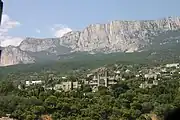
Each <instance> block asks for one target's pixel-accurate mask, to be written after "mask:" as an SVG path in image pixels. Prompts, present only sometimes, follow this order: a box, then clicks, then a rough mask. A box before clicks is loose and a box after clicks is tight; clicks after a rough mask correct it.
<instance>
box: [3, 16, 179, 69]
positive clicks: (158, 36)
mask: <svg viewBox="0 0 180 120" xmlns="http://www.w3.org/2000/svg"><path fill="white" fill-rule="evenodd" d="M179 43H180V17H167V18H163V19H158V20H134V21H125V20H116V21H112V22H109V23H107V24H92V25H89V26H88V27H86V28H85V29H83V30H82V31H72V32H69V33H67V34H65V35H64V36H62V37H61V38H46V39H41V38H30V37H28V38H26V39H24V40H23V41H22V42H21V44H20V45H19V46H17V47H15V46H8V47H4V48H3V47H0V66H9V65H16V64H31V63H38V62H44V61H58V60H61V59H64V58H68V59H72V56H73V55H74V54H76V53H81V52H82V53H86V54H98V53H103V54H111V53H134V52H144V51H152V56H154V55H158V51H162V50H174V51H176V50H175V48H178V46H179Z"/></svg>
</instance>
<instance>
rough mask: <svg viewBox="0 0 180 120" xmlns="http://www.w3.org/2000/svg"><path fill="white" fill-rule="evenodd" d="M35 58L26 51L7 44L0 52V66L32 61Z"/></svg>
mask: <svg viewBox="0 0 180 120" xmlns="http://www.w3.org/2000/svg"><path fill="white" fill-rule="evenodd" d="M34 62H35V58H33V57H31V56H29V55H28V54H27V53H26V52H24V51H22V50H20V49H19V48H17V47H13V46H8V47H6V48H4V49H3V50H2V52H1V59H0V66H9V65H15V64H20V63H22V64H27V63H34Z"/></svg>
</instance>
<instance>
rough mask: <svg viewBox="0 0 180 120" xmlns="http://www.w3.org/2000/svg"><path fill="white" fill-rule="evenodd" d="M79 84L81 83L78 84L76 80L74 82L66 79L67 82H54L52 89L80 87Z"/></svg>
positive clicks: (66, 89) (65, 89)
mask: <svg viewBox="0 0 180 120" xmlns="http://www.w3.org/2000/svg"><path fill="white" fill-rule="evenodd" d="M80 86H81V84H79V83H78V82H77V81H76V82H71V81H67V82H61V84H56V85H55V86H54V89H55V90H63V91H70V90H73V89H77V88H80Z"/></svg>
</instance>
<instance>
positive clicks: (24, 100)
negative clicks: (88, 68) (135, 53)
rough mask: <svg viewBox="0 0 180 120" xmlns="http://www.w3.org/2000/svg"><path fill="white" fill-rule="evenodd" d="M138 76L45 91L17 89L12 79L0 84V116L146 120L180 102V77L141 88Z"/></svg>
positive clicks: (33, 88)
mask: <svg viewBox="0 0 180 120" xmlns="http://www.w3.org/2000/svg"><path fill="white" fill-rule="evenodd" d="M141 82H142V81H141V80H138V79H129V80H127V81H125V82H120V83H119V84H118V85H115V86H112V89H109V90H108V89H107V88H104V87H100V88H99V91H98V92H96V93H92V92H91V89H89V86H82V87H81V89H78V90H74V91H70V92H56V91H54V90H44V88H42V87H41V86H31V87H29V88H28V89H23V88H22V89H21V90H19V89H17V88H16V87H14V86H13V84H12V83H11V82H1V84H0V96H1V97H0V116H3V115H5V114H11V117H13V118H17V119H19V120H32V119H38V118H39V117H41V116H42V115H49V116H51V117H52V119H54V120H121V119H122V120H128V119H131V120H146V119H148V118H149V117H150V115H151V114H156V115H157V116H159V117H160V118H163V115H164V113H165V112H166V111H167V110H170V109H172V108H176V107H178V106H179V105H180V102H179V101H180V93H179V79H173V78H172V79H164V80H161V82H160V83H159V85H158V86H153V88H151V89H140V88H139V87H138V86H139V84H140V83H141Z"/></svg>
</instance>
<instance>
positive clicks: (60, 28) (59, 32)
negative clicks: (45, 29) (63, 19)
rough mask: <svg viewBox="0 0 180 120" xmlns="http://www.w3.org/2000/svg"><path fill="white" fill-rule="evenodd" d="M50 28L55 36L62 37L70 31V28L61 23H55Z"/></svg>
mask: <svg viewBox="0 0 180 120" xmlns="http://www.w3.org/2000/svg"><path fill="white" fill-rule="evenodd" d="M51 30H52V31H53V33H54V36H55V37H62V36H63V35H64V34H66V33H68V32H71V31H72V29H71V28H69V27H67V26H65V25H62V24H55V25H54V26H53V27H52V28H51Z"/></svg>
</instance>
